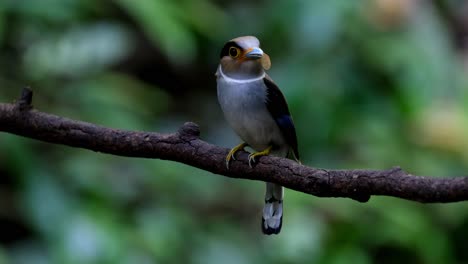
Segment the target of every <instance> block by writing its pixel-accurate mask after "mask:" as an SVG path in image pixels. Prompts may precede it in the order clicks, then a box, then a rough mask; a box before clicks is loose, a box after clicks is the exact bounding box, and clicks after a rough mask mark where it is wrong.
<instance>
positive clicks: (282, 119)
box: [263, 77, 299, 161]
mask: <svg viewBox="0 0 468 264" xmlns="http://www.w3.org/2000/svg"><path fill="white" fill-rule="evenodd" d="M263 81H264V82H265V85H266V87H267V101H266V106H267V108H268V111H269V112H270V114H271V116H272V117H273V119H274V120H275V122H276V124H277V125H278V127H279V128H280V130H281V133H282V134H283V137H284V138H285V139H286V143H288V145H289V146H290V147H291V148H292V150H293V152H294V156H295V158H296V159H297V160H298V161H299V150H298V147H297V136H296V127H294V122H293V120H292V117H291V114H290V113H289V109H288V103H287V102H286V99H285V98H284V95H283V93H281V90H280V89H279V88H278V86H276V84H275V83H274V82H273V81H272V80H271V79H270V78H269V77H265V78H263Z"/></svg>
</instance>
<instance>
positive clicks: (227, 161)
mask: <svg viewBox="0 0 468 264" xmlns="http://www.w3.org/2000/svg"><path fill="white" fill-rule="evenodd" d="M246 146H248V145H247V143H242V144H239V145H237V146H235V147H233V148H232V149H231V150H230V151H229V153H228V154H227V156H226V168H227V169H228V170H229V162H230V161H231V159H232V160H236V157H234V155H235V154H236V152H238V151H239V150H244V148H245V147H246Z"/></svg>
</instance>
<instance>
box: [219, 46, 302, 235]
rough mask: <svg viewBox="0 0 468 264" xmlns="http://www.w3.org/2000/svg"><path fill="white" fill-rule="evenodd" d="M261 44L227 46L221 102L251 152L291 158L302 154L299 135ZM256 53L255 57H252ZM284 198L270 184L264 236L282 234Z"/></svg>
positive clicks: (223, 54) (221, 69) (223, 53)
mask: <svg viewBox="0 0 468 264" xmlns="http://www.w3.org/2000/svg"><path fill="white" fill-rule="evenodd" d="M259 44H260V43H259V41H258V40H257V39H256V38H255V37H240V38H236V39H233V40H231V41H230V42H228V43H227V44H226V45H225V47H224V48H223V50H222V51H221V62H220V65H219V67H218V70H217V72H216V76H217V92H218V101H219V104H220V106H221V108H222V110H223V113H224V116H225V118H226V120H227V121H228V123H229V124H230V126H231V127H232V128H233V130H234V131H235V132H236V134H237V135H238V136H239V137H240V138H241V139H242V140H243V141H244V142H245V143H247V144H248V145H249V146H250V147H251V148H253V149H254V150H255V151H257V152H261V151H263V150H265V149H267V148H269V147H271V149H272V152H271V154H272V155H275V156H279V157H287V155H288V153H289V152H290V150H291V147H293V152H294V153H298V152H297V140H296V134H295V129H294V125H293V123H292V119H291V118H290V115H289V110H288V107H287V104H286V101H285V99H284V96H283V95H282V94H281V91H279V89H278V88H277V87H276V85H274V84H273V82H272V81H271V79H270V78H269V77H268V76H267V75H266V73H265V71H264V67H265V65H268V67H269V65H270V62H269V58H268V57H267V55H266V54H265V55H264V56H265V58H266V59H267V60H268V61H262V60H260V58H262V55H263V51H261V49H260V48H259ZM233 48H234V49H238V50H239V51H240V52H242V54H238V53H237V52H236V51H235V50H232V49H233ZM252 51H254V52H255V56H256V57H253V56H250V57H249V52H252ZM272 103H274V105H272ZM291 142H292V143H291ZM291 145H293V146H291ZM233 154H234V153H233ZM229 155H231V153H230V154H229ZM297 156H298V154H297ZM229 158H230V157H229V156H228V158H227V161H228V162H229ZM297 158H298V157H297ZM283 192H284V190H283V187H282V186H280V185H277V184H273V183H266V193H265V207H264V209H263V215H262V231H263V232H264V233H265V234H268V235H269V234H278V233H279V232H280V230H281V226H282V216H283Z"/></svg>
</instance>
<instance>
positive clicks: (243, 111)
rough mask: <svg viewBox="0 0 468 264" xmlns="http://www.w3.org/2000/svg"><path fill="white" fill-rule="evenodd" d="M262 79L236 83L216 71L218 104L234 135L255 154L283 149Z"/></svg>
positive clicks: (282, 141)
mask: <svg viewBox="0 0 468 264" xmlns="http://www.w3.org/2000/svg"><path fill="white" fill-rule="evenodd" d="M263 77H264V76H261V77H260V78H254V79H249V80H236V79H232V78H229V77H226V76H225V75H224V74H222V72H221V71H220V70H218V80H217V81H218V101H219V104H220V105H221V108H222V110H223V112H224V116H225V118H226V120H227V121H228V123H229V124H230V125H231V127H232V128H233V129H234V131H235V132H236V133H237V135H238V136H239V137H240V138H241V139H242V140H243V141H244V142H246V143H247V144H249V145H250V146H251V147H252V148H253V149H255V150H256V151H262V150H264V149H266V148H267V147H268V146H269V145H271V144H273V143H274V144H275V145H276V146H283V145H284V143H285V141H284V139H283V136H282V134H281V131H280V129H279V127H278V125H277V124H276V122H275V120H273V118H272V116H271V114H270V112H269V111H268V109H267V107H266V104H265V101H266V96H267V94H266V93H267V89H266V86H265V83H264V82H263Z"/></svg>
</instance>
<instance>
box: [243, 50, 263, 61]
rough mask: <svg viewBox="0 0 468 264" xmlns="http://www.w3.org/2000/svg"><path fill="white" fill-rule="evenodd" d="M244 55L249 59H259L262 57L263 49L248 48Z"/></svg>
mask: <svg viewBox="0 0 468 264" xmlns="http://www.w3.org/2000/svg"><path fill="white" fill-rule="evenodd" d="M245 57H246V58H249V59H260V58H261V57H263V50H262V49H261V48H250V49H248V50H247V52H246V53H245Z"/></svg>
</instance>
